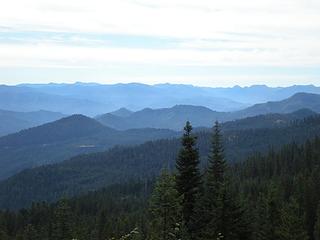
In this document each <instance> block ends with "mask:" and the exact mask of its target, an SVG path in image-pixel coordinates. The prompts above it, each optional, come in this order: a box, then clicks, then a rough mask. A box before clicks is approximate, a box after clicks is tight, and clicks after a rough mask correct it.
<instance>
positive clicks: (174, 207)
mask: <svg viewBox="0 0 320 240" xmlns="http://www.w3.org/2000/svg"><path fill="white" fill-rule="evenodd" d="M150 212H151V216H152V222H151V233H150V235H151V237H150V239H157V240H169V239H177V236H178V234H179V223H180V222H181V217H180V216H181V213H180V212H181V211H180V198H179V194H178V191H177V190H176V183H175V177H174V176H173V175H170V173H169V172H168V170H166V169H165V170H163V171H162V173H161V176H160V177H159V179H158V181H157V183H156V186H155V189H154V191H153V193H152V196H151V201H150Z"/></svg>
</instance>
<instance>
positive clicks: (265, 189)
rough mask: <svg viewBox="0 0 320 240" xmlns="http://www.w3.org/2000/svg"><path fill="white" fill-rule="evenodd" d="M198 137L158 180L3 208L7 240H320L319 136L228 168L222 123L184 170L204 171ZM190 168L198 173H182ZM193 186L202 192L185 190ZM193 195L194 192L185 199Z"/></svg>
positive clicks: (0, 222)
mask: <svg viewBox="0 0 320 240" xmlns="http://www.w3.org/2000/svg"><path fill="white" fill-rule="evenodd" d="M186 129H187V128H186ZM196 141H197V140H196V139H195V138H194V135H193V134H192V131H191V129H189V130H186V132H185V134H184V137H183V141H182V144H183V146H182V147H178V149H179V148H180V151H179V157H178V158H177V169H176V170H175V169H172V170H173V172H174V173H175V174H174V175H173V174H171V173H169V172H167V171H163V172H162V174H161V176H160V177H159V178H158V179H157V180H156V182H155V183H154V180H153V179H151V180H149V181H147V180H145V181H140V182H139V181H138V182H133V181H130V183H129V182H127V183H123V184H120V185H119V184H116V185H112V186H109V187H108V188H106V189H103V190H99V191H97V192H92V193H89V194H87V195H84V196H82V197H77V198H73V199H67V200H61V201H59V202H58V203H54V204H49V205H48V204H46V203H39V204H34V205H33V206H32V207H31V208H29V209H24V210H20V211H18V212H8V211H2V212H0V236H1V240H13V239H14V240H16V239H28V240H29V239H32V240H38V239H39V240H40V239H49V240H61V239H79V240H87V239H92V240H105V239H111V238H112V237H115V238H116V239H119V238H120V237H121V236H124V235H126V238H124V239H137V240H138V239H228V240H237V239H239V240H250V239H252V240H274V239H281V240H292V239H293V240H307V239H309V240H317V239H319V237H320V224H319V222H320V190H319V187H318V186H319V184H320V177H319V174H318V173H319V170H320V169H319V166H320V139H319V138H313V139H311V140H307V141H306V142H305V143H304V144H302V145H300V144H296V143H291V144H288V145H285V146H283V147H282V148H281V149H279V150H278V151H275V150H270V151H269V152H268V153H266V154H256V155H255V156H253V157H250V158H248V159H247V160H245V161H243V162H241V163H237V164H229V166H228V164H227V161H226V160H227V159H225V157H224V154H223V145H222V141H221V135H220V132H219V128H216V130H215V132H214V135H213V137H212V143H211V144H210V149H211V151H210V153H209V154H208V158H207V164H206V165H207V167H206V168H205V171H204V172H203V171H202V172H203V173H204V174H202V175H200V172H198V173H197V174H195V173H196V172H194V171H189V170H187V171H185V170H186V169H187V168H185V167H187V166H189V168H190V167H191V166H192V167H191V168H190V169H195V170H197V171H199V170H200V167H199V165H198V154H197V149H196V148H195V146H196ZM183 169H185V170H183ZM191 173H192V174H195V175H193V177H192V178H184V176H187V175H188V174H191ZM187 183H192V184H193V185H194V188H193V189H196V191H197V192H198V193H199V194H196V195H195V193H196V192H194V190H192V189H191V188H186V186H188V185H186V184H187ZM154 185H155V186H154ZM29 191H31V192H32V191H33V190H32V189H30V190H29ZM189 191H191V192H189ZM182 192H184V194H182ZM187 193H188V194H191V195H189V196H190V197H191V196H192V197H191V198H186V197H185V196H186V195H185V194H187ZM181 194H182V195H181ZM190 204H191V205H190ZM186 206H189V208H185V207H186ZM190 207H191V208H190ZM184 209H185V210H184ZM187 209H189V210H188V211H186V210H187ZM316 209H318V210H316ZM188 216H189V217H188ZM190 216H191V218H190ZM209 219H210V220H209ZM208 220H209V221H208ZM194 224H196V226H197V227H196V228H194V227H193V226H195V225H194ZM127 234H128V235H127ZM122 239H123V238H122Z"/></svg>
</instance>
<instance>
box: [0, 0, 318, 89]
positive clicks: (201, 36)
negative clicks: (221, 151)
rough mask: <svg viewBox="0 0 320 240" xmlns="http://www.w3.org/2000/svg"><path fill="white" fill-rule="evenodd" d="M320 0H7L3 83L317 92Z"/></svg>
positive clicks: (1, 14)
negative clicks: (309, 87)
mask: <svg viewBox="0 0 320 240" xmlns="http://www.w3.org/2000/svg"><path fill="white" fill-rule="evenodd" d="M319 13H320V1H319V0H280V1H279V0H241V1H239V0H224V1H221V0H220V1H218V0H28V1H23V0H10V1H3V3H1V8H0V83H1V84H11V85H14V84H18V83H26V82H28V83H48V82H56V83H60V82H65V83H72V82H79V81H81V82H99V83H106V84H112V83H118V82H122V83H128V82H141V83H147V84H156V83H167V82H169V83H181V84H193V85H199V86H211V87H217V86H223V87H226V86H234V85H240V86H249V85H254V84H266V85H269V86H288V85H294V84H303V85H305V84H314V85H317V86H320V14H319Z"/></svg>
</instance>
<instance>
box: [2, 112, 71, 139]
mask: <svg viewBox="0 0 320 240" xmlns="http://www.w3.org/2000/svg"><path fill="white" fill-rule="evenodd" d="M63 117H65V115H64V114H62V113H58V112H50V111H44V110H40V111H35V112H13V111H6V110H0V137H1V136H4V135H7V134H11V133H15V132H18V131H20V130H22V129H26V128H31V127H35V126H39V125H41V124H44V123H48V122H52V121H55V120H58V119H60V118H63Z"/></svg>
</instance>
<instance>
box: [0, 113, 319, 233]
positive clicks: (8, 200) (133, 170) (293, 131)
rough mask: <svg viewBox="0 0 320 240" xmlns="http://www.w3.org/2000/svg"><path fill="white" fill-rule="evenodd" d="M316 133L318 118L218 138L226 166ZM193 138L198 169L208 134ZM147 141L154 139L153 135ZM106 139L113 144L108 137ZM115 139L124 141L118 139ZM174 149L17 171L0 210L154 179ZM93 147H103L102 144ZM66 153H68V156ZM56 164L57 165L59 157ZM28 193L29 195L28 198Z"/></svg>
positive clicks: (46, 157) (161, 143) (159, 146)
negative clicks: (128, 182) (195, 141)
mask: <svg viewBox="0 0 320 240" xmlns="http://www.w3.org/2000/svg"><path fill="white" fill-rule="evenodd" d="M222 129H223V125H222ZM132 131H133V133H134V135H135V136H136V137H135V138H132V139H131V140H132V141H134V142H137V141H136V139H140V140H142V139H144V138H143V136H141V135H139V133H140V134H143V133H145V134H146V133H147V132H148V130H141V131H140V130H139V131H138V132H135V131H134V130H132ZM150 131H151V130H150ZM319 132H320V117H312V118H308V119H306V120H303V121H299V122H297V123H293V125H290V126H289V127H284V128H277V129H274V128H269V129H251V130H232V131H227V130H224V131H222V133H223V135H224V147H225V156H226V159H227V160H228V162H238V161H240V160H243V159H245V158H246V157H247V156H248V155H251V154H253V153H254V152H257V151H259V152H261V153H265V152H267V151H268V150H269V149H270V148H271V147H273V149H274V150H278V149H279V148H280V146H282V145H283V144H285V143H289V142H291V141H292V139H295V141H296V143H297V144H301V143H303V142H304V141H306V140H307V139H308V138H313V137H314V136H316V135H317V134H318V133H319ZM150 134H151V133H150ZM154 134H155V135H157V134H156V133H154ZM194 134H195V135H197V143H198V147H199V155H200V159H201V162H202V166H203V165H205V162H206V161H207V155H208V153H209V150H210V145H211V140H210V139H211V134H210V133H209V132H207V131H198V132H195V133H194ZM143 135H144V134H143ZM147 135H148V134H147ZM151 135H152V137H154V136H153V134H151ZM126 136H127V135H126ZM109 137H110V140H112V141H114V137H113V136H111V135H110V136H109ZM121 139H124V138H122V137H121ZM75 145H77V144H76V143H73V144H70V145H68V143H66V142H64V143H61V144H60V145H59V144H57V145H56V144H53V145H50V147H48V148H47V147H42V148H41V150H39V149H38V148H31V149H29V150H30V151H31V152H32V154H31V155H29V154H26V152H24V151H18V153H16V154H18V155H19V158H20V159H23V161H22V162H21V163H23V164H28V162H29V160H30V159H33V160H36V159H38V157H37V156H34V155H35V152H36V153H37V154H40V155H41V157H40V159H41V161H44V162H50V161H51V157H52V156H57V155H59V154H62V155H63V154H64V150H61V149H60V147H59V146H63V148H65V147H68V146H70V147H71V148H72V149H75V148H74V146H75ZM179 145H180V140H179V139H170V140H158V141H154V142H147V143H145V144H142V145H139V146H134V147H115V148H113V149H111V150H109V151H106V152H102V153H93V154H85V155H80V156H76V157H74V158H72V159H70V160H67V161H64V162H62V163H59V164H55V165H49V166H44V167H36V168H33V169H30V170H26V171H23V172H21V173H20V174H17V175H16V176H14V177H12V178H9V179H8V180H6V181H3V182H1V183H0V207H1V208H20V207H26V206H30V204H31V201H30V199H33V200H34V201H57V200H59V199H60V198H61V197H65V196H66V197H70V196H74V195H79V194H82V193H85V192H87V191H88V190H96V189H99V188H101V187H104V186H107V185H110V184H113V183H117V182H121V183H125V182H127V181H128V179H129V180H131V179H139V178H141V177H142V176H143V177H144V176H146V175H147V176H146V177H150V176H155V175H158V174H159V172H160V170H161V169H162V168H163V167H167V166H168V168H169V169H173V168H174V164H175V160H176V157H177V153H178V151H179ZM99 146H101V147H107V146H108V143H105V144H104V145H99ZM49 149H51V150H50V151H49ZM76 149H78V148H76ZM6 151H7V150H4V151H3V152H1V163H0V169H3V168H2V167H3V166H6V167H8V166H9V165H8V163H10V164H13V163H14V159H15V158H13V156H12V155H10V154H8V152H6ZM8 151H9V150H8ZM67 152H68V153H70V151H67ZM71 152H72V151H71ZM7 154H8V155H7ZM309 158H310V157H309ZM6 159H7V160H6ZM61 159H63V157H62V156H61ZM33 160H32V161H33ZM15 164H18V163H15ZM13 165H14V164H13ZM145 173H147V174H145ZM29 189H32V193H31V192H30V190H29ZM17 196H19V197H17ZM308 216H309V215H308ZM312 218H314V216H312V213H310V219H312ZM310 231H311V229H310Z"/></svg>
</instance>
